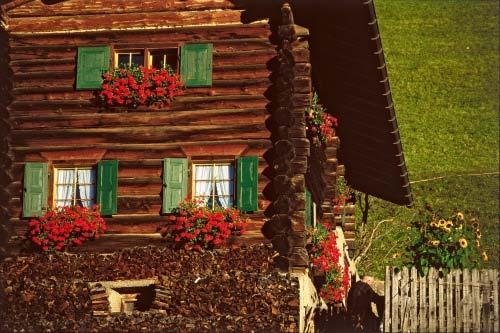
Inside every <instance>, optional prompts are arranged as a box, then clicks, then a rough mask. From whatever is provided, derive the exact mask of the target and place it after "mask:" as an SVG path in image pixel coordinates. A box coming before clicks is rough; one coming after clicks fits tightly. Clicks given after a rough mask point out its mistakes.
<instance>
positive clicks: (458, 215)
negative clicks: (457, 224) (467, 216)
mask: <svg viewBox="0 0 500 333" xmlns="http://www.w3.org/2000/svg"><path fill="white" fill-rule="evenodd" d="M457 218H458V219H459V220H462V221H463V219H464V213H462V212H458V213H457Z"/></svg>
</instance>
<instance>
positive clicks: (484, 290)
mask: <svg viewBox="0 0 500 333" xmlns="http://www.w3.org/2000/svg"><path fill="white" fill-rule="evenodd" d="M491 293H492V290H491V287H490V275H489V272H488V271H487V270H483V271H481V301H482V304H481V332H490V331H491V327H490V295H491Z"/></svg>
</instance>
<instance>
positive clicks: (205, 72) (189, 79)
mask: <svg viewBox="0 0 500 333" xmlns="http://www.w3.org/2000/svg"><path fill="white" fill-rule="evenodd" d="M181 79H182V81H183V82H184V84H185V86H186V87H210V86H211V85H212V44H186V45H183V46H182V48H181Z"/></svg>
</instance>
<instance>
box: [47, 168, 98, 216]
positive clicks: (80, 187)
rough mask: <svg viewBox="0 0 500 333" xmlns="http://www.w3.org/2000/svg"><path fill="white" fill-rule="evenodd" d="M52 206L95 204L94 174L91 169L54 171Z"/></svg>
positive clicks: (89, 206) (87, 206)
mask: <svg viewBox="0 0 500 333" xmlns="http://www.w3.org/2000/svg"><path fill="white" fill-rule="evenodd" d="M54 171H55V172H54V206H55V207H64V206H82V207H86V208H91V207H92V206H93V205H94V204H95V203H96V172H95V170H94V169H93V168H91V167H83V168H82V167H78V168H59V169H55V170H54Z"/></svg>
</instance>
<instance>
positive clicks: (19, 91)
mask: <svg viewBox="0 0 500 333" xmlns="http://www.w3.org/2000/svg"><path fill="white" fill-rule="evenodd" d="M82 3H83V1H67V2H61V3H59V4H54V5H50V6H49V5H44V4H42V3H41V2H40V1H33V2H30V3H28V4H26V5H22V6H19V7H17V8H14V9H12V10H10V11H9V20H10V22H9V24H10V29H11V31H10V36H9V43H10V52H9V57H10V62H9V68H10V70H11V72H12V75H11V78H10V80H8V81H9V83H10V84H11V88H10V89H9V96H12V101H11V102H9V103H4V104H5V105H4V110H5V111H4V112H2V114H3V115H7V114H8V115H9V119H8V123H9V124H10V127H8V131H7V132H5V133H6V135H5V136H6V137H8V142H9V143H10V145H9V146H8V147H6V149H7V150H8V152H9V156H11V157H12V167H11V173H12V177H11V179H10V178H2V179H6V180H8V181H7V182H8V183H7V184H6V186H5V189H6V192H7V193H8V195H5V196H3V199H0V200H3V201H1V202H0V204H1V203H3V206H1V207H5V211H6V212H5V216H9V217H10V218H9V219H8V221H7V223H6V225H8V226H10V227H11V228H12V229H13V230H14V233H15V234H16V235H19V236H20V235H22V234H23V233H24V232H25V231H26V229H27V221H26V220H23V219H21V218H20V217H21V209H22V175H23V167H24V164H25V163H26V162H48V163H49V164H51V165H54V164H56V165H60V164H73V165H78V164H80V165H81V164H88V163H96V162H97V161H98V160H101V159H118V160H119V175H118V177H119V179H118V213H117V214H116V215H114V216H113V217H112V218H107V223H108V225H109V230H108V233H112V234H130V233H136V234H145V233H153V232H155V231H156V228H157V226H158V225H159V224H161V223H162V222H164V220H165V218H164V217H163V216H161V215H160V208H161V200H162V199H161V189H162V178H161V177H162V175H161V172H162V161H163V159H164V158H167V157H193V158H196V159H199V158H202V159H203V158H213V159H217V158H223V157H226V158H227V157H228V156H230V157H233V158H234V157H236V156H239V155H247V156H250V155H254V156H255V155H257V156H260V157H261V160H260V164H259V173H260V177H259V210H258V211H257V212H255V213H254V214H251V215H250V216H249V217H250V218H251V219H252V223H251V227H250V232H249V234H248V236H247V237H249V238H258V239H261V238H262V233H261V231H260V229H261V227H262V224H263V220H264V218H265V217H266V214H267V216H268V217H269V213H268V211H269V210H268V207H269V204H270V200H272V199H271V198H269V196H268V195H266V194H265V189H266V187H267V186H268V183H269V181H270V178H271V177H272V175H271V173H269V172H267V171H266V170H268V169H269V166H268V162H267V161H266V159H265V158H264V156H265V154H267V153H268V151H269V150H270V149H271V148H272V146H273V141H272V136H273V135H274V134H273V133H272V132H273V131H274V129H273V127H272V125H270V124H269V123H270V121H269V117H270V112H271V108H272V106H271V103H270V102H271V101H272V100H273V98H274V97H273V96H274V94H275V86H274V85H273V83H272V76H273V75H275V74H273V73H276V72H277V71H278V63H279V62H278V61H277V52H276V45H274V44H273V43H272V42H271V38H270V34H271V29H270V25H269V24H268V23H262V22H258V23H254V24H241V23H240V11H239V10H238V9H235V8H234V7H235V6H234V5H232V4H231V3H230V2H227V1H220V0H213V1H208V0H207V1H199V0H198V1H194V0H187V1H177V0H175V1H142V2H141V3H140V5H139V3H137V4H136V3H133V2H132V3H131V2H129V1H118V0H115V1H112V2H111V3H110V2H106V3H104V2H100V1H91V2H90V4H89V5H87V3H88V2H86V1H85V6H84V8H85V9H84V11H86V12H85V13H84V14H86V15H80V14H82V12H81V11H82V8H83V7H82ZM122 3H123V4H125V3H126V4H127V8H126V9H123V6H121V5H120V4H122ZM167 4H168V6H167ZM171 4H173V5H174V7H169V6H170V5H171ZM128 5H130V6H128ZM157 6H160V7H162V6H163V7H162V8H160V7H158V8H156V7H157ZM215 8H218V10H212V9H215ZM175 10H177V11H175ZM179 10H185V12H179ZM87 14H88V15H87ZM160 14H161V15H160ZM75 15H79V16H78V20H77V19H76V18H75V17H76V16H75ZM113 15H119V16H120V18H121V20H119V22H118V21H115V20H114V19H112V18H113V17H114V16H113ZM134 15H135V16H134ZM136 15H139V16H140V17H141V18H139V16H138V17H136ZM164 15H176V17H177V18H172V19H169V20H168V22H169V24H172V25H173V26H175V27H165V26H159V23H158V22H157V21H155V20H156V18H157V17H162V20H163V22H165V21H164V20H165V17H164ZM207 15H208V16H210V15H222V16H224V17H231V20H229V21H225V20H219V19H218V18H214V17H212V18H210V20H212V19H216V21H215V22H217V23H220V24H218V25H215V24H212V23H213V22H212V21H210V20H209V19H207ZM186 17H191V18H193V17H194V19H193V20H186V19H185V18H186ZM98 18H99V19H98ZM123 18H127V20H123ZM58 22H63V23H60V24H59V23H58ZM96 22H101V23H102V26H101V25H99V24H101V23H96ZM136 23H137V24H136ZM180 23H182V24H187V25H188V26H182V27H180V26H178V25H179V24H180ZM125 25H126V27H125ZM139 25H140V26H139ZM198 25H202V26H198ZM91 28H92V29H93V30H95V31H91V30H92V29H91ZM121 28H127V29H129V30H120V29H121ZM132 28H137V29H133V30H130V29H132ZM138 28H140V29H138ZM61 29H64V30H67V32H61V31H60V30H61ZM77 29H80V30H77ZM100 29H103V30H100ZM110 29H111V30H110ZM69 30H72V31H69ZM28 31H29V33H28ZM192 41H196V42H200V43H204V42H208V43H213V47H214V53H213V86H212V87H209V88H187V89H186V91H185V94H184V95H182V96H179V97H177V98H176V100H175V101H174V103H173V104H172V105H170V106H168V107H165V108H163V109H150V108H146V107H139V108H138V109H134V110H126V109H120V108H114V109H105V108H101V107H98V106H97V105H96V103H95V95H94V93H93V92H92V91H76V90H75V89H74V85H75V76H76V74H75V73H76V57H77V50H78V47H79V46H98V45H111V46H112V47H115V48H138V47H141V48H146V47H147V48H156V47H165V46H172V45H180V44H182V43H185V42H192ZM290 51H291V52H293V56H294V62H295V66H294V67H293V68H292V69H293V70H294V78H293V81H292V82H291V84H292V86H293V89H294V90H293V91H294V93H293V94H292V96H291V100H292V101H293V103H294V105H295V108H296V110H297V112H299V111H300V110H303V109H304V108H305V106H306V105H308V103H309V100H310V94H311V80H310V68H311V67H310V63H309V52H308V45H307V42H305V41H300V42H295V43H294V44H293V45H292V46H290ZM2 59H3V57H2ZM7 104H8V105H7ZM301 112H302V113H303V111H301ZM301 121H302V120H301ZM303 124H304V123H303V121H302V122H299V123H297V126H295V127H293V128H290V133H291V134H292V136H293V138H294V140H295V141H294V142H295V143H294V144H295V145H296V149H297V151H298V152H299V154H298V155H301V156H304V157H300V158H299V157H298V158H297V159H296V160H294V164H295V166H296V168H302V169H303V168H304V167H305V163H306V159H307V158H306V157H305V156H306V155H307V154H308V150H309V148H308V147H309V146H308V142H303V141H304V140H305V128H304V126H303ZM306 141H307V140H306ZM228 152H229V153H228ZM228 154H229V155H228ZM7 161H8V160H7ZM304 172H305V171H304ZM49 192H50V191H49ZM49 199H50V198H49ZM301 210H303V208H301Z"/></svg>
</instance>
